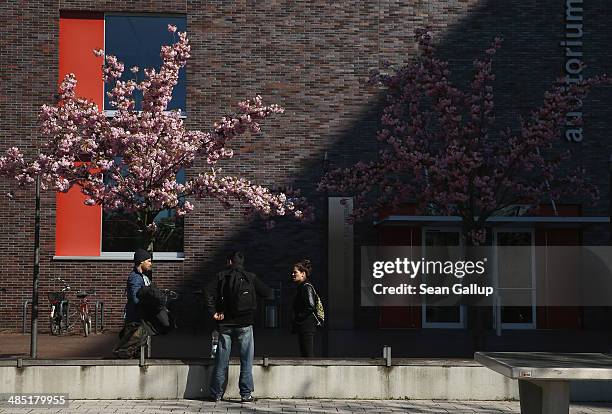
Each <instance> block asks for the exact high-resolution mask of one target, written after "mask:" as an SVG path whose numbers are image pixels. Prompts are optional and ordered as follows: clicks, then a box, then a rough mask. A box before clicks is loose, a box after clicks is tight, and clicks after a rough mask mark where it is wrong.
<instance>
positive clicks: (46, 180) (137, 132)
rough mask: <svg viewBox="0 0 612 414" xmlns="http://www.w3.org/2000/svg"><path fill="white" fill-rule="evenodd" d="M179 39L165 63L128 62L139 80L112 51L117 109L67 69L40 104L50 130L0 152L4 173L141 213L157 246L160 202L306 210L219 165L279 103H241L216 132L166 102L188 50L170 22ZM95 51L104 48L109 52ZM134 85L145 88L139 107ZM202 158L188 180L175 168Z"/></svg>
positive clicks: (108, 59)
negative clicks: (32, 147) (109, 109)
mask: <svg viewBox="0 0 612 414" xmlns="http://www.w3.org/2000/svg"><path fill="white" fill-rule="evenodd" d="M168 30H169V31H170V32H171V33H173V36H175V39H176V38H177V40H176V42H175V43H174V44H172V45H169V46H163V47H162V48H161V58H162V62H163V63H162V65H161V67H160V68H159V70H155V69H144V77H143V79H142V80H141V81H138V80H137V76H138V74H139V73H140V72H141V71H140V68H138V67H133V68H131V69H130V71H131V72H132V73H133V74H134V77H135V79H131V80H121V77H122V75H123V73H124V69H125V68H124V64H123V63H121V62H120V61H119V60H118V59H117V57H115V56H111V55H106V56H105V58H104V65H103V67H102V72H103V73H102V74H103V77H104V81H105V82H106V83H107V84H110V85H111V87H112V89H111V90H110V91H109V92H108V93H107V95H108V96H109V98H110V101H111V104H112V105H113V106H114V107H115V108H116V113H115V115H114V116H113V117H107V116H106V115H105V114H104V113H103V112H101V111H100V108H98V107H97V106H96V105H95V104H94V103H92V102H89V101H87V100H86V99H83V98H79V97H78V96H77V95H76V92H75V88H76V84H77V79H76V77H75V75H74V74H68V75H67V76H66V77H65V78H64V80H63V82H62V83H61V87H60V94H59V101H58V102H57V103H56V104H54V105H43V107H42V110H41V114H40V123H41V132H42V134H43V136H44V137H45V138H46V139H47V141H46V143H45V144H44V146H43V148H42V150H41V151H40V153H39V155H38V156H37V157H36V158H35V159H33V160H31V161H27V160H26V158H25V156H24V155H23V153H22V152H21V151H20V150H19V149H18V148H15V147H13V148H9V149H8V150H7V151H6V155H5V156H3V157H1V158H0V173H2V174H4V175H7V176H9V177H14V178H15V179H16V180H17V182H18V183H19V184H20V185H22V186H23V185H28V184H32V183H34V181H35V180H36V179H37V178H39V179H40V185H41V188H42V189H51V190H56V191H62V192H66V191H68V190H69V189H70V188H71V187H72V186H74V185H78V186H80V188H81V191H82V193H83V194H84V195H85V196H86V200H85V203H86V204H88V205H101V206H103V208H105V209H110V210H115V211H124V212H128V213H135V215H136V217H137V223H135V224H136V225H137V227H138V229H139V231H141V232H142V234H143V235H145V237H144V239H145V240H146V246H145V247H148V248H149V249H151V250H152V249H153V243H154V241H155V238H156V235H157V234H158V233H159V232H158V225H157V223H156V222H155V221H154V219H155V217H156V216H157V215H158V213H159V212H160V211H163V210H167V209H173V210H174V211H175V212H176V214H177V215H179V216H182V215H184V214H186V213H188V212H190V211H192V210H193V205H192V203H191V202H190V201H189V200H190V199H192V198H209V197H210V198H214V199H217V200H219V201H220V202H221V203H222V205H223V206H225V207H228V208H229V207H237V208H241V209H243V211H244V212H245V213H246V214H249V215H259V216H261V217H263V218H265V219H266V220H269V222H270V221H271V220H270V219H271V218H272V217H274V216H285V215H288V216H293V217H295V218H297V219H300V220H301V219H306V218H308V217H309V216H310V215H311V214H312V211H311V209H310V207H309V206H308V204H307V203H306V201H305V199H303V198H302V197H300V196H299V193H297V192H295V193H292V194H291V195H290V194H288V193H275V192H273V191H271V190H269V189H268V188H266V187H263V186H260V185H256V184H254V183H251V182H250V181H248V180H247V179H245V178H241V177H235V176H226V175H224V174H223V173H222V170H221V168H219V167H218V166H217V164H218V163H219V161H222V160H226V159H229V158H232V156H233V151H232V150H231V149H230V148H229V147H228V143H229V141H230V140H231V139H232V138H235V137H236V136H238V135H241V134H245V133H248V132H251V133H257V132H259V131H260V122H261V121H262V120H264V119H265V118H268V117H270V116H272V115H274V114H280V113H283V108H281V107H279V106H278V105H268V106H266V105H264V104H263V103H262V99H261V97H259V96H257V97H255V98H254V99H251V100H246V101H244V102H241V103H240V104H239V105H238V112H237V114H236V115H231V116H225V117H223V118H221V120H220V121H219V122H217V123H215V124H214V127H213V128H212V129H211V130H210V131H197V130H195V131H188V130H187V129H186V128H185V125H184V122H183V119H182V118H181V111H180V110H175V111H168V110H167V107H168V103H169V102H170V100H171V99H172V92H173V88H174V87H175V85H176V84H177V82H178V77H179V70H180V69H181V68H183V67H184V66H185V65H186V63H187V60H188V59H189V57H190V45H189V41H188V38H187V34H186V33H177V32H176V27H175V26H171V25H169V26H168ZM94 53H95V54H96V55H97V56H99V57H104V51H102V50H97V51H94ZM135 93H140V94H141V95H142V103H141V108H140V110H137V109H136V100H135ZM198 158H203V159H205V160H206V162H207V164H208V168H207V169H206V171H205V172H203V173H201V174H198V175H196V176H195V177H192V178H189V179H187V180H185V181H184V182H179V181H178V180H177V174H180V173H181V171H184V170H186V169H188V168H190V167H192V166H193V164H194V162H195V161H196V159H198Z"/></svg>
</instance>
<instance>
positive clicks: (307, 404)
mask: <svg viewBox="0 0 612 414" xmlns="http://www.w3.org/2000/svg"><path fill="white" fill-rule="evenodd" d="M519 411H520V409H519V403H518V402H516V401H431V400H418V401H416V400H412V401H410V400H383V401H381V400H288V399H287V400H272V399H262V400H258V401H256V402H255V403H252V404H241V403H240V402H238V401H222V402H219V403H216V404H215V403H212V402H206V401H197V400H144V401H143V400H74V401H70V403H69V405H68V407H65V408H62V409H58V408H32V407H29V408H19V409H17V408H7V407H6V406H2V407H0V414H8V413H20V414H23V413H51V412H53V413H64V414H67V413H88V414H89V413H101V414H110V413H118V414H120V413H145V414H153V413H168V412H172V413H282V414H284V413H343V414H352V413H423V414H424V413H429V414H433V413H444V414H445V413H458V414H459V413H470V414H510V413H513V414H516V413H519ZM570 413H571V414H596V413H600V414H601V413H612V403H576V404H572V407H571V409H570Z"/></svg>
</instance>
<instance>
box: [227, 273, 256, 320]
mask: <svg viewBox="0 0 612 414" xmlns="http://www.w3.org/2000/svg"><path fill="white" fill-rule="evenodd" d="M221 292H222V295H223V298H222V301H223V307H224V308H225V310H226V311H227V312H229V314H230V315H238V314H242V313H246V312H251V311H253V310H255V309H256V308H257V297H256V295H255V285H254V284H253V275H252V274H250V273H247V272H244V271H241V270H238V269H233V270H232V271H231V272H230V273H229V274H226V275H225V276H224V277H223V279H222V280H221Z"/></svg>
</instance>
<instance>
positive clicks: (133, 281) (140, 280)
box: [125, 249, 153, 324]
mask: <svg viewBox="0 0 612 414" xmlns="http://www.w3.org/2000/svg"><path fill="white" fill-rule="evenodd" d="M151 260H152V258H151V253H150V252H148V251H146V250H145V249H138V250H136V251H135V252H134V269H133V270H132V273H130V276H128V280H127V288H126V292H127V303H126V305H125V323H126V324H127V323H129V322H139V321H140V318H141V316H140V314H139V312H138V303H139V302H140V299H138V292H139V291H140V289H142V288H143V287H145V286H149V285H150V284H151V280H150V279H149V278H148V277H147V276H146V275H145V273H146V272H148V271H150V270H151V267H152V266H153V263H152V262H151Z"/></svg>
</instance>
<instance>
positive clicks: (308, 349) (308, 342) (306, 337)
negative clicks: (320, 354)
mask: <svg viewBox="0 0 612 414" xmlns="http://www.w3.org/2000/svg"><path fill="white" fill-rule="evenodd" d="M314 336H315V333H314V332H312V331H306V332H304V331H303V330H301V329H298V331H297V337H298V344H299V345H300V356H302V357H306V358H312V357H313V356H314Z"/></svg>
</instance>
